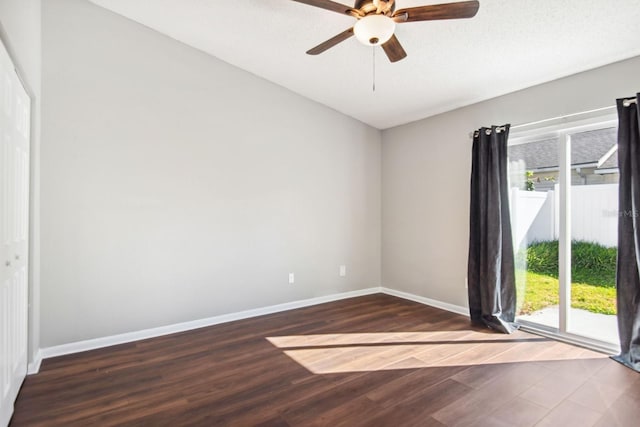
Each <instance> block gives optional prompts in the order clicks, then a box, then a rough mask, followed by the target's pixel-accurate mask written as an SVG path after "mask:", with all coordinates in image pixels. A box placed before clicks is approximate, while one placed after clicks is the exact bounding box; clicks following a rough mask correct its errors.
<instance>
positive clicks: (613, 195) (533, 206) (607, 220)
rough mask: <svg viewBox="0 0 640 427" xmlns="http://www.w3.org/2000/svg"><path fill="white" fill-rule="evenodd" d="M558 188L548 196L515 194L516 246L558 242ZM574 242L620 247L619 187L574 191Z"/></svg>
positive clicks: (576, 187)
mask: <svg viewBox="0 0 640 427" xmlns="http://www.w3.org/2000/svg"><path fill="white" fill-rule="evenodd" d="M558 195H559V193H558V184H556V185H555V186H554V189H553V190H551V191H547V192H541V191H522V190H519V189H517V188H513V189H512V190H511V200H510V203H511V224H512V230H513V238H514V244H515V245H516V248H517V247H521V246H522V245H523V244H524V245H526V244H527V243H530V242H533V241H544V240H556V239H557V238H558V235H559V231H560V229H559V223H560V221H559V219H560V210H559V197H558ZM571 238H572V239H573V240H585V241H588V242H595V243H599V244H601V245H604V246H608V247H614V246H617V245H618V184H601V185H574V186H572V187H571Z"/></svg>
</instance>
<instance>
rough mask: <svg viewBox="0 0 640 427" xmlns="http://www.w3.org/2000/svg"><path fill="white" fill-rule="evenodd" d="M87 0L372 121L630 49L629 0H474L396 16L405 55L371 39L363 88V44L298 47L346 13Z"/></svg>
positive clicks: (638, 40)
mask: <svg viewBox="0 0 640 427" xmlns="http://www.w3.org/2000/svg"><path fill="white" fill-rule="evenodd" d="M91 1H92V2H93V3H96V4H98V5H100V6H103V7H105V8H107V9H110V10H112V11H114V12H116V13H119V14H121V15H124V16H126V17H128V18H130V19H132V20H134V21H137V22H139V23H141V24H144V25H146V26H148V27H150V28H153V29H155V30H157V31H159V32H161V33H164V34H166V35H168V36H170V37H172V38H174V39H176V40H179V41H181V42H183V43H186V44H188V45H191V46H193V47H195V48H197V49H200V50H202V51H205V52H208V53H210V54H211V55H213V56H215V57H217V58H219V59H221V60H223V61H226V62H228V63H230V64H233V65H235V66H237V67H239V68H242V69H244V70H247V71H249V72H251V73H253V74H256V75H258V76H261V77H263V78H265V79H267V80H269V81H272V82H274V83H277V84H279V85H281V86H284V87H286V88H288V89H290V90H292V91H294V92H297V93H299V94H301V95H303V96H305V97H307V98H310V99H313V100H315V101H317V102H320V103H322V104H324V105H327V106H329V107H331V108H333V109H335V110H337V111H340V112H342V113H344V114H347V115H349V116H351V117H355V118H356V119H358V120H361V121H362V122H365V123H368V124H370V125H372V126H374V127H376V128H379V129H385V128H389V127H393V126H396V125H400V124H404V123H408V122H411V121H414V120H418V119H421V118H424V117H428V116H432V115H435V114H438V113H441V112H444V111H448V110H452V109H454V108H458V107H461V106H464V105H469V104H472V103H475V102H478V101H482V100H485V99H489V98H493V97H495V96H499V95H503V94H505V93H509V92H513V91H515V90H519V89H524V88H526V87H530V86H533V85H535V84H539V83H543V82H546V81H550V80H554V79H557V78H559V77H563V76H567V75H570V74H574V73H577V72H580V71H585V70H588V69H591V68H595V67H598V66H601V65H605V64H608V63H611V62H615V61H619V60H623V59H627V58H630V57H633V56H637V55H640V25H638V23H639V22H640V1H639V0H616V1H611V0H535V1H534V0H480V10H479V12H478V14H477V15H476V17H475V18H472V19H462V20H449V21H430V22H412V23H405V24H402V25H398V27H397V29H396V35H397V37H398V39H399V40H400V41H401V43H402V44H403V46H404V48H405V50H406V51H407V53H408V57H407V58H406V59H404V60H402V61H400V62H397V63H395V64H391V63H389V61H388V60H387V58H386V56H385V55H384V52H383V51H382V49H380V48H377V50H376V51H375V73H376V90H375V92H373V91H372V80H373V75H372V74H373V52H372V49H373V48H370V47H366V46H363V45H361V44H360V43H359V42H358V41H357V40H356V39H355V38H351V39H349V40H347V41H345V42H343V43H341V44H339V45H337V46H336V47H334V48H332V49H330V50H328V51H327V52H325V53H323V54H321V55H318V56H309V55H306V54H305V52H306V51H307V50H308V49H310V48H311V47H313V46H315V45H317V44H318V43H320V42H322V41H324V40H326V39H328V38H330V37H332V36H334V35H335V34H337V33H339V32H341V31H343V30H345V29H347V28H349V27H350V26H352V25H353V23H354V21H355V20H354V19H353V18H350V17H348V16H341V15H339V14H337V13H334V12H330V11H326V10H323V9H318V8H314V7H311V6H307V5H305V4H301V3H296V2H293V1H291V0H91ZM336 1H340V0H336ZM342 2H343V3H345V4H349V5H352V2H349V1H348V0H342ZM445 2H447V1H446V0H445V1H437V0H436V1H434V0H397V8H406V7H413V6H419V5H423V4H436V3H445ZM639 78H640V77H639Z"/></svg>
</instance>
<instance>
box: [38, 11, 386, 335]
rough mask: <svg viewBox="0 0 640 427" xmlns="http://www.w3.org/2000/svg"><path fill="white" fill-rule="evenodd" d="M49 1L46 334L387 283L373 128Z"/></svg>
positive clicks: (115, 21) (123, 25)
mask: <svg viewBox="0 0 640 427" xmlns="http://www.w3.org/2000/svg"><path fill="white" fill-rule="evenodd" d="M42 14H43V97H44V98H43V135H44V138H43V149H42V166H41V173H42V196H41V197H42V346H43V347H49V346H54V345H59V344H64V343H69V342H74V341H79V340H85V339H91V338H98V337H104V336H108V335H113V334H119V333H125V332H130V331H137V330H141V329H145V328H151V327H157V326H162V325H168V324H173V323H177V322H183V321H189V320H196V319H201V318H206V317H210V316H215V315H220V314H224V313H230V312H237V311H240V310H246V309H252V308H257V307H264V306H268V305H272V304H278V303H283V302H289V301H295V300H300V299H305V298H311V297H316V296H323V295H328V294H334V293H338V292H344V291H351V290H357V289H363V288H368V287H371V286H379V285H380V232H381V231H380V230H381V221H380V211H381V202H380V194H381V191H380V182H381V176H380V167H381V160H380V152H381V134H380V132H379V131H378V130H376V129H373V128H371V127H368V126H366V125H364V124H362V123H360V122H357V121H355V120H353V119H351V118H348V117H346V116H344V115H341V114H339V113H337V112H335V111H333V110H330V109H328V108H326V107H323V106H321V105H319V104H316V103H314V102H311V101H309V100H306V99H304V98H302V97H300V96H298V95H295V94H293V93H292V92H289V91H287V90H285V89H283V88H281V87H279V86H276V85H273V84H271V83H268V82H266V81H265V80H262V79H260V78H257V77H255V76H253V75H251V74H248V73H245V72H243V71H240V70H238V69H236V68H234V67H232V66H230V65H228V64H226V63H223V62H221V61H219V60H216V59H214V58H212V57H210V56H207V55H205V54H203V53H201V52H199V51H197V50H194V49H192V48H189V47H186V46H185V45H182V44H180V43H178V42H176V41H174V40H172V39H170V38H167V37H165V36H162V35H160V34H158V33H156V32H154V31H151V30H149V29H147V28H145V27H143V26H141V25H139V24H136V23H133V22H131V21H128V20H127V19H125V18H122V17H120V16H117V15H115V14H112V13H110V12H107V11H105V10H103V9H101V8H99V7H97V6H95V5H93V4H90V3H88V2H86V1H82V0H55V1H46V2H43V5H42ZM341 264H345V265H346V266H347V276H346V278H341V277H339V275H338V268H339V265H341ZM289 272H294V273H295V275H296V283H295V284H293V285H291V284H289V283H288V280H287V279H288V273H289Z"/></svg>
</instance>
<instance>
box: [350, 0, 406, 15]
mask: <svg viewBox="0 0 640 427" xmlns="http://www.w3.org/2000/svg"><path fill="white" fill-rule="evenodd" d="M378 2H381V3H385V8H384V9H383V13H384V14H385V15H390V14H391V13H393V11H394V10H396V2H395V1H392V0H378ZM353 8H354V9H358V10H360V11H362V12H363V13H364V14H365V15H369V14H371V13H376V11H377V10H378V7H377V6H376V5H375V4H374V1H373V0H355V4H354V5H353Z"/></svg>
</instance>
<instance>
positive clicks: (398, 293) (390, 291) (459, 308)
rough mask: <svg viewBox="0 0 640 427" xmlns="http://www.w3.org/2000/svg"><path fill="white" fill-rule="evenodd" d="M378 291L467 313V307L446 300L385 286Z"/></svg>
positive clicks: (431, 305) (465, 314)
mask: <svg viewBox="0 0 640 427" xmlns="http://www.w3.org/2000/svg"><path fill="white" fill-rule="evenodd" d="M380 292H382V293H383V294H387V295H392V296H394V297H398V298H403V299H407V300H409V301H414V302H419V303H420V304H424V305H428V306H430V307H435V308H440V309H442V310H446V311H450V312H452V313H456V314H462V315H464V316H468V315H469V309H468V308H467V307H463V306H461V305H455V304H449V303H447V302H442V301H438V300H435V299H431V298H426V297H421V296H418V295H414V294H410V293H408V292H402V291H396V290H395V289H391V288H385V287H382V288H381V290H380Z"/></svg>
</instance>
